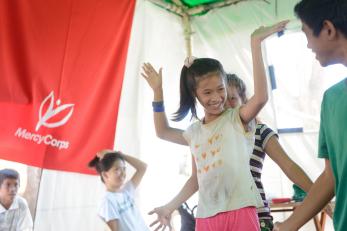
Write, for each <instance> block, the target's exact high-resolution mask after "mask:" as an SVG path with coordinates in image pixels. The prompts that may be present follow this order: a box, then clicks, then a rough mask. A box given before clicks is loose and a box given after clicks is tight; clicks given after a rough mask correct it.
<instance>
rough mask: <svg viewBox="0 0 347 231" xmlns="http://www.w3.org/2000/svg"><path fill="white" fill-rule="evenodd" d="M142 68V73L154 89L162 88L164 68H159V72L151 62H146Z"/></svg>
mask: <svg viewBox="0 0 347 231" xmlns="http://www.w3.org/2000/svg"><path fill="white" fill-rule="evenodd" d="M142 70H143V73H141V75H142V76H143V78H144V79H145V80H146V81H147V83H148V84H149V86H150V87H151V88H152V89H153V91H156V90H158V89H161V88H162V68H160V69H159V73H158V72H157V71H156V70H155V69H154V68H153V66H152V65H151V64H150V63H144V64H143V65H142Z"/></svg>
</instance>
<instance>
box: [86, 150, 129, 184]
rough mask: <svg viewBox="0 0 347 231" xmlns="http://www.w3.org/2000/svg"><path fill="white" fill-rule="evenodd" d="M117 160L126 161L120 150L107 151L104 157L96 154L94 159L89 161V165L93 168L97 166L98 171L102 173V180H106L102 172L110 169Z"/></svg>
mask: <svg viewBox="0 0 347 231" xmlns="http://www.w3.org/2000/svg"><path fill="white" fill-rule="evenodd" d="M117 160H122V161H124V158H123V156H122V154H121V153H120V152H107V153H105V155H104V156H103V158H102V159H100V158H99V157H97V156H95V157H94V159H92V160H91V161H90V162H89V163H88V166H89V167H91V168H95V169H96V171H97V172H98V173H99V174H100V177H101V181H102V182H104V179H103V178H102V175H101V173H102V172H107V171H108V170H110V169H111V168H112V166H113V164H114V162H116V161H117Z"/></svg>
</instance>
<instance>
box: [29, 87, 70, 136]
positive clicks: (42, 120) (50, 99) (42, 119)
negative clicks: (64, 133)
mask: <svg viewBox="0 0 347 231" xmlns="http://www.w3.org/2000/svg"><path fill="white" fill-rule="evenodd" d="M46 103H49V105H48V108H47V111H46V113H45V114H44V115H43V112H42V110H43V107H44V105H45V104H46ZM60 103H61V102H60V100H57V102H56V104H57V107H56V108H54V93H53V91H52V92H51V93H50V94H49V95H48V96H47V97H46V98H45V99H44V100H43V101H42V103H41V105H40V110H39V121H38V122H37V125H36V128H35V130H36V131H38V130H39V129H40V127H41V126H45V127H47V128H55V127H59V126H62V125H64V124H65V123H66V122H67V121H68V120H69V119H70V117H71V115H72V113H73V109H74V108H73V107H74V104H63V105H60ZM68 108H70V111H69V112H68V114H67V115H66V116H65V117H64V118H62V119H61V120H60V121H58V122H54V123H48V122H47V121H48V120H49V119H51V118H52V117H54V116H56V115H57V114H58V113H60V112H62V111H64V110H67V109H68Z"/></svg>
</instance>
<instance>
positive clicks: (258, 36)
mask: <svg viewBox="0 0 347 231" xmlns="http://www.w3.org/2000/svg"><path fill="white" fill-rule="evenodd" d="M287 23H288V20H287V21H282V22H279V23H277V24H275V25H273V26H269V27H260V28H258V29H257V30H255V31H254V32H253V33H252V36H251V50H252V63H253V76H254V77H253V79H254V95H253V96H252V97H251V98H250V99H249V100H248V102H247V103H246V104H245V105H243V106H241V108H240V117H241V120H242V122H243V123H245V124H248V123H249V122H250V121H251V120H253V119H254V118H255V117H256V116H257V114H258V113H259V111H260V110H261V109H262V108H263V106H264V105H265V104H266V102H267V100H268V92H267V81H266V74H265V68H264V61H263V56H262V51H261V42H262V41H263V40H264V39H265V38H267V37H269V36H270V35H272V34H273V33H276V32H278V31H281V30H283V29H284V28H285V25H286V24H287Z"/></svg>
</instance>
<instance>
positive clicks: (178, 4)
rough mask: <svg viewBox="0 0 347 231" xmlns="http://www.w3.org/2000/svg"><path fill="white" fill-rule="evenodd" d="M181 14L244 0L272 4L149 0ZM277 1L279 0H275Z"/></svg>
mask: <svg viewBox="0 0 347 231" xmlns="http://www.w3.org/2000/svg"><path fill="white" fill-rule="evenodd" d="M149 1H151V2H153V3H154V4H156V5H159V6H161V7H163V8H165V9H166V10H168V11H171V12H173V13H175V14H177V15H180V16H195V15H201V14H205V13H207V12H208V11H209V10H212V9H215V8H221V7H224V6H229V5H233V4H237V3H239V2H244V1H262V2H266V3H268V4H270V2H269V1H268V0H149ZM275 1H276V2H277V0H275Z"/></svg>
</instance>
